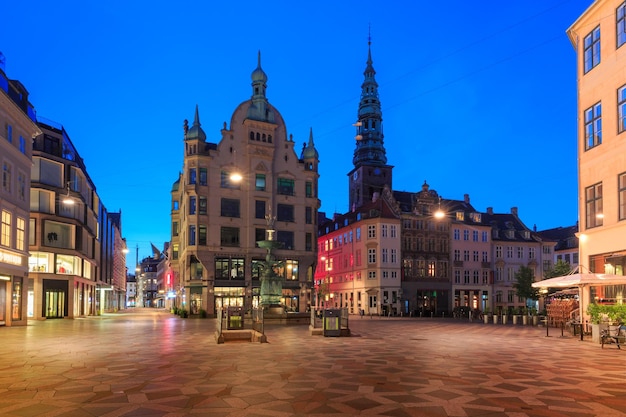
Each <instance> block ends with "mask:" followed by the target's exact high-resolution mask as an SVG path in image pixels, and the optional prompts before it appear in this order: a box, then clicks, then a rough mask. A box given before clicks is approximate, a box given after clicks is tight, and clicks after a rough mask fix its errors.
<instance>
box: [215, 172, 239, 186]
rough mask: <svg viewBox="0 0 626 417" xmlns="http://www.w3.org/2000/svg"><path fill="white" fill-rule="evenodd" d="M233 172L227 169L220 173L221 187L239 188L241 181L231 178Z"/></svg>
mask: <svg viewBox="0 0 626 417" xmlns="http://www.w3.org/2000/svg"><path fill="white" fill-rule="evenodd" d="M230 177H231V174H230V172H227V171H222V172H221V173H220V187H222V188H233V189H239V183H238V182H236V181H233V180H231V179H230Z"/></svg>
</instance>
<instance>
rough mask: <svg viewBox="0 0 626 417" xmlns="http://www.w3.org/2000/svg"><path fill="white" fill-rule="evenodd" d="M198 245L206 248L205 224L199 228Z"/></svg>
mask: <svg viewBox="0 0 626 417" xmlns="http://www.w3.org/2000/svg"><path fill="white" fill-rule="evenodd" d="M198 245H204V246H206V226H205V225H203V224H201V225H200V226H199V227H198Z"/></svg>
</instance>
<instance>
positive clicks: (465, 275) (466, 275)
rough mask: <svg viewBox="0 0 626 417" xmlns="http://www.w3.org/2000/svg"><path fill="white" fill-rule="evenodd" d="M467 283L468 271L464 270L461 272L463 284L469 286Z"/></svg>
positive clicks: (468, 281)
mask: <svg viewBox="0 0 626 417" xmlns="http://www.w3.org/2000/svg"><path fill="white" fill-rule="evenodd" d="M469 283H470V271H468V270H467V269H466V270H465V271H463V284H469Z"/></svg>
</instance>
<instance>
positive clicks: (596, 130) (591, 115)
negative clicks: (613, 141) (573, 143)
mask: <svg viewBox="0 0 626 417" xmlns="http://www.w3.org/2000/svg"><path fill="white" fill-rule="evenodd" d="M600 144H602V105H601V104H600V103H597V104H594V105H593V106H591V107H589V108H588V109H587V110H585V150H589V149H591V148H594V147H596V146H598V145H600Z"/></svg>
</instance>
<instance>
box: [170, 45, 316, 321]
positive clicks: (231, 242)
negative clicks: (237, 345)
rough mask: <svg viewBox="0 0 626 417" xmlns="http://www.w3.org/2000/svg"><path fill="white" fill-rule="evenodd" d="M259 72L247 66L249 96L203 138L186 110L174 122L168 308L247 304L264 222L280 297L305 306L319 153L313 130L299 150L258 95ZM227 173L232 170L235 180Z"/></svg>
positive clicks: (252, 298) (254, 288) (291, 305)
mask: <svg viewBox="0 0 626 417" xmlns="http://www.w3.org/2000/svg"><path fill="white" fill-rule="evenodd" d="M266 89H267V75H266V74H265V72H264V71H263V69H262V68H261V55H260V53H259V58H258V66H257V68H256V69H255V70H254V71H253V72H252V96H251V98H250V99H248V100H246V101H244V102H242V103H241V104H240V105H239V106H237V108H236V109H235V111H234V112H233V115H232V117H231V121H230V126H228V125H227V124H226V123H224V126H223V129H222V130H221V139H220V141H219V142H218V143H210V142H207V140H206V139H207V137H206V134H205V133H204V130H203V129H202V128H201V126H200V117H199V111H198V108H197V107H196V111H195V115H194V121H193V123H192V126H191V127H189V126H188V125H187V123H186V122H185V126H184V159H183V171H182V173H181V174H179V177H178V179H177V180H176V182H175V183H174V186H173V187H172V248H171V251H172V259H171V262H172V269H173V271H174V274H175V279H176V282H177V285H176V288H175V289H176V290H177V293H178V299H177V306H178V307H182V308H185V309H187V310H191V312H192V313H193V312H196V311H199V310H201V309H202V310H205V311H206V312H207V313H208V314H209V315H214V314H215V312H216V309H217V308H219V307H225V306H243V307H245V309H246V310H247V309H250V308H252V307H256V306H257V305H258V303H259V290H260V281H259V278H260V268H261V265H262V262H261V261H263V260H264V258H265V256H266V251H265V250H264V249H262V248H259V247H258V245H257V244H256V242H257V241H260V240H264V239H265V231H266V229H267V225H268V221H270V220H273V219H274V218H275V229H276V231H277V232H276V240H278V241H280V242H281V243H282V247H281V248H280V249H277V250H275V251H274V255H275V256H276V258H277V259H279V260H281V261H282V265H281V267H280V268H279V270H278V271H277V272H278V273H279V275H281V276H282V277H283V278H284V280H285V281H284V283H283V299H282V300H281V302H282V303H283V304H284V305H285V307H286V308H287V309H289V310H292V311H305V310H306V309H307V307H308V306H310V304H311V298H310V297H311V291H310V289H311V286H312V283H313V269H314V265H315V262H316V254H315V251H316V248H317V211H318V209H319V207H320V201H319V199H318V195H317V187H318V185H317V184H318V177H319V174H318V164H319V156H318V152H317V150H316V149H315V145H314V141H313V133H312V130H311V133H310V135H309V138H308V142H307V143H305V144H304V146H303V148H302V151H301V153H300V155H299V156H298V155H297V154H296V150H295V142H294V140H293V138H292V136H291V135H288V134H287V127H286V125H285V122H284V120H283V118H282V116H281V114H280V112H279V111H278V110H277V109H276V108H275V107H274V106H273V105H272V104H271V103H270V102H269V100H268V99H267V95H266ZM234 174H238V175H239V177H237V176H236V175H234Z"/></svg>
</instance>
